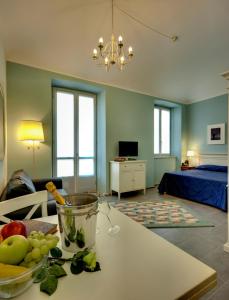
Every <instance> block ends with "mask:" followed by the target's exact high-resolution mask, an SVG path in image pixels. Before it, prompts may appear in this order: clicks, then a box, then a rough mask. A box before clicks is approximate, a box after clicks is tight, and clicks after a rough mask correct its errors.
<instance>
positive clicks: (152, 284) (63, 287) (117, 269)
mask: <svg viewBox="0 0 229 300" xmlns="http://www.w3.org/2000/svg"><path fill="white" fill-rule="evenodd" d="M110 217H111V220H112V222H113V223H114V224H118V225H119V226H120V227H121V230H120V232H119V233H118V234H117V235H115V236H109V235H108V234H107V229H108V222H107V219H106V217H105V216H104V215H102V214H98V221H97V224H98V228H99V233H98V234H96V245H95V250H96V253H97V259H98V261H99V262H100V265H101V271H99V272H95V273H86V272H83V273H81V274H79V275H73V274H71V272H70V271H69V265H68V264H67V263H66V264H65V265H64V268H65V270H66V271H67V273H68V275H67V276H65V277H63V278H60V279H59V283H58V288H57V290H56V292H55V293H54V294H53V295H52V296H50V297H49V296H47V295H46V294H43V293H41V292H40V291H39V285H38V284H33V286H32V287H31V288H30V289H28V290H27V291H26V292H25V293H24V294H22V295H20V296H18V297H16V298H15V299H17V300H31V299H33V300H38V299H39V300H43V299H44V300H46V299H50V300H51V299H55V300H63V299H68V300H71V299H74V300H75V299H76V300H77V299H79V300H97V299H98V300H107V299H109V300H152V299H155V300H174V299H199V297H200V296H201V295H203V294H204V293H206V291H208V290H209V289H211V288H212V287H214V286H215V285H216V272H215V270H213V269H212V268H210V267H208V266H207V265H205V264H204V263H202V262H201V261H199V260H197V259H196V258H194V257H192V256H191V255H189V254H187V253H186V252H184V251H182V250H181V249H179V248H177V247H176V246H174V245H173V244H171V243H169V242H168V241H166V240H165V239H163V238H161V237H160V236H158V235H157V234H155V233H153V232H152V231H150V230H149V229H146V228H145V227H144V226H142V225H141V224H138V223H137V222H135V221H134V220H132V219H130V218H129V217H127V216H125V215H124V214H122V213H120V212H119V211H118V210H116V209H114V208H112V209H111V212H110ZM40 220H44V221H46V222H51V223H57V222H58V219H57V216H50V217H46V218H41V219H40ZM65 255H67V253H66V252H65V253H64V256H65ZM70 255H71V256H72V254H70ZM68 256H69V254H68Z"/></svg>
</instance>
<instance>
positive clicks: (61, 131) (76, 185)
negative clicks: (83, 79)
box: [53, 88, 96, 193]
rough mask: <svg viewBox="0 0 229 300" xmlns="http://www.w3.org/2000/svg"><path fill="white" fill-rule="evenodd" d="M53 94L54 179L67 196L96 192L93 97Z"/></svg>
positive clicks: (89, 95)
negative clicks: (57, 180)
mask: <svg viewBox="0 0 229 300" xmlns="http://www.w3.org/2000/svg"><path fill="white" fill-rule="evenodd" d="M53 91H54V110H53V111H54V115H53V133H54V134H53V141H54V147H53V173H54V176H57V177H62V178H63V184H64V188H65V189H66V190H67V192H68V193H74V192H92V191H96V153H95V145H96V140H95V136H96V135H95V124H96V123H95V102H96V98H95V95H93V94H86V93H82V92H75V91H71V90H64V89H59V88H54V89H53Z"/></svg>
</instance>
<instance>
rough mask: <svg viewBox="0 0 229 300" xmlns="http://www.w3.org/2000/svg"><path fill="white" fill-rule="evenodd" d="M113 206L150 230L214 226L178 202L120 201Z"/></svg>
mask: <svg viewBox="0 0 229 300" xmlns="http://www.w3.org/2000/svg"><path fill="white" fill-rule="evenodd" d="M111 205H112V206H114V207H115V208H117V209H118V210H120V211H121V212H122V213H124V214H125V215H127V216H129V217H130V218H132V219H133V220H135V221H137V222H139V223H141V224H142V225H144V226H146V227H148V228H165V227H212V226H214V225H213V224H210V223H209V222H206V221H203V220H200V218H199V217H198V216H197V214H196V213H195V212H194V211H192V210H191V209H189V208H186V207H185V206H184V205H182V204H181V203H179V202H178V201H168V200H164V201H151V202H150V201H147V202H140V201H139V202H133V201H120V202H118V203H114V202H113V203H111Z"/></svg>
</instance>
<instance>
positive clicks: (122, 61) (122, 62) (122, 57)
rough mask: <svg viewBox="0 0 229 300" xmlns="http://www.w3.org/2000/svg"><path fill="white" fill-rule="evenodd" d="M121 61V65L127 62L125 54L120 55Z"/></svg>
mask: <svg viewBox="0 0 229 300" xmlns="http://www.w3.org/2000/svg"><path fill="white" fill-rule="evenodd" d="M120 62H121V65H124V62H125V57H124V56H121V57H120Z"/></svg>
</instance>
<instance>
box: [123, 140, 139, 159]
mask: <svg viewBox="0 0 229 300" xmlns="http://www.w3.org/2000/svg"><path fill="white" fill-rule="evenodd" d="M118 155H119V156H138V142H119V143H118Z"/></svg>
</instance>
